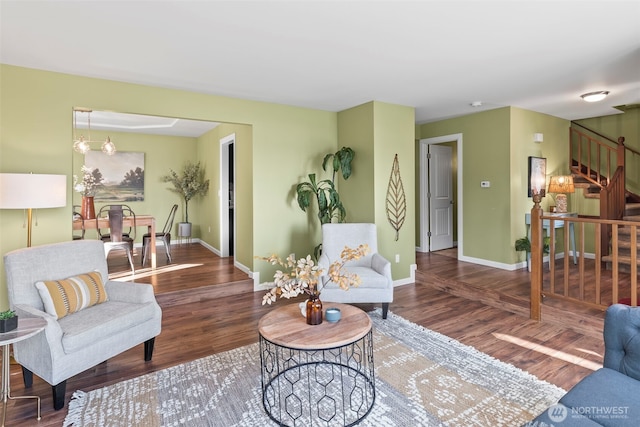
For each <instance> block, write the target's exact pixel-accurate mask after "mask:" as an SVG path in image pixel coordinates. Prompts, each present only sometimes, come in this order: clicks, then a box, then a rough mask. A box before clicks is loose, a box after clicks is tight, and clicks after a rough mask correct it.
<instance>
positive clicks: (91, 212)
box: [80, 196, 96, 219]
mask: <svg viewBox="0 0 640 427" xmlns="http://www.w3.org/2000/svg"><path fill="white" fill-rule="evenodd" d="M80 215H82V218H83V219H95V217H96V207H95V205H94V203H93V196H82V206H81V209H80Z"/></svg>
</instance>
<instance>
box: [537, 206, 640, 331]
mask: <svg viewBox="0 0 640 427" xmlns="http://www.w3.org/2000/svg"><path fill="white" fill-rule="evenodd" d="M543 221H549V222H550V227H549V228H550V230H555V229H556V226H555V223H557V222H559V221H561V222H562V223H563V224H564V226H563V227H561V229H563V230H564V239H563V240H562V242H563V246H564V260H563V261H564V262H563V263H561V264H558V265H556V262H555V257H556V252H555V248H554V246H555V240H554V239H553V238H552V239H551V241H550V245H549V246H550V248H549V249H550V250H549V260H550V262H552V265H550V266H549V267H550V268H549V273H548V275H547V276H545V274H544V273H545V269H544V268H543V260H544V259H543V257H544V253H543V245H542V239H543V232H544V229H543ZM570 226H572V227H574V228H575V230H576V233H575V234H576V236H577V237H576V240H577V241H576V245H575V248H576V249H577V250H576V252H577V258H578V262H577V264H576V265H574V264H573V263H572V262H569V261H570V258H572V257H569V229H570ZM604 228H609V229H611V234H610V236H611V244H612V255H609V256H607V255H606V254H604V253H602V252H601V249H600V248H601V246H600V245H599V244H598V243H599V242H598V240H599V237H600V236H601V235H602V231H601V230H602V229H604ZM623 228H627V229H628V231H629V233H630V236H631V237H630V249H629V252H630V254H629V255H628V256H627V255H625V256H624V258H625V259H626V260H627V262H628V263H629V265H630V267H629V269H630V272H629V273H622V272H621V270H620V266H619V261H621V260H622V258H623V257H622V256H621V255H620V254H619V253H618V240H619V239H620V235H621V232H620V231H621V230H622V229H623ZM639 232H640V221H621V220H614V219H600V218H594V217H558V216H551V215H549V216H545V214H544V212H542V210H541V208H540V205H539V202H537V203H536V202H535V200H534V206H533V208H532V209H531V288H530V290H531V301H530V302H531V312H530V317H531V319H533V320H540V319H541V312H542V307H541V305H542V299H543V298H542V297H543V295H544V296H545V297H548V298H554V299H561V300H566V301H571V302H573V303H576V304H579V305H582V306H585V307H590V308H597V309H600V310H605V309H606V308H607V307H608V306H609V305H610V304H612V303H617V302H618V301H619V299H620V297H622V298H628V299H629V300H630V304H631V305H632V306H637V305H638V299H639V298H638V297H639V295H638V294H639V292H638V279H637V276H638V262H639V257H638V242H639V240H640V239H638V233H639ZM552 236H553V234H552ZM590 240H591V241H592V242H593V247H594V248H595V253H593V254H586V253H585V247H586V246H587V245H586V242H588V241H590ZM605 263H607V264H608V265H609V268H608V269H605V268H603V266H604V265H605ZM627 274H628V277H627ZM558 280H561V282H558Z"/></svg>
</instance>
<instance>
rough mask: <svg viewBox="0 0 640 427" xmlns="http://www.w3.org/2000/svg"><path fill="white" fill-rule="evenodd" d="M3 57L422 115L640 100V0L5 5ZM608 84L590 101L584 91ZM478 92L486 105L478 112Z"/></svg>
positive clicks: (123, 77) (567, 115)
mask: <svg viewBox="0 0 640 427" xmlns="http://www.w3.org/2000/svg"><path fill="white" fill-rule="evenodd" d="M0 7H1V9H0V28H1V30H0V31H1V33H0V35H1V45H0V62H2V63H5V64H12V65H18V66H24V67H30V68H37V69H44V70H51V71H58V72H63V73H70V74H77V75H83V76H90V77H97V78H103V79H111V80H118V81H125V82H133V83H141V84H146V85H152V86H160V87H167V88H176V89H183V90H189V91H195V92H200V93H207V94H216V95H224V96H230V97H234V98H242V99H251V100H257V101H266V102H273V103H279V104H287V105H295V106H300V107H309V108H316V109H322V110H328V111H340V110H343V109H347V108H350V107H353V106H356V105H360V104H362V103H365V102H368V101H371V100H376V101H382V102H388V103H395V104H401V105H406V106H413V107H415V109H416V122H418V123H424V122H430V121H436V120H440V119H444V118H449V117H455V116H460V115H465V114H470V113H474V112H477V111H481V110H485V109H491V108H498V107H503V106H515V107H520V108H524V109H527V110H532V111H537V112H541V113H547V114H550V115H553V116H557V117H561V118H564V119H570V120H571V119H580V118H587V117H596V116H603V115H609V114H615V113H619V110H616V109H614V108H613V107H614V106H619V105H631V104H638V103H640V1H639V0H635V1H588V2H585V1H568V0H565V1H562V0H557V1H499V2H489V1H479V0H476V1H466V2H463V1H455V0H453V1H413V2H405V1H341V2H338V1H304V0H301V1H283V2H276V1H254V2H249V1H193V0H182V1H180V0H168V1H167V0H165V1H149V0H147V1H127V2H124V1H107V0H91V1H82V2H81V1H63V0H58V1H51V0H48V1H33V0H32V1H24V0H0ZM596 90H608V91H610V92H611V94H610V95H609V97H608V98H607V99H606V100H605V101H602V102H599V103H594V104H588V103H585V102H583V101H582V100H581V99H580V97H579V96H580V94H583V93H586V92H592V91H596ZM474 101H481V102H482V104H483V105H482V106H481V107H476V108H474V107H471V106H470V104H471V103H472V102H474Z"/></svg>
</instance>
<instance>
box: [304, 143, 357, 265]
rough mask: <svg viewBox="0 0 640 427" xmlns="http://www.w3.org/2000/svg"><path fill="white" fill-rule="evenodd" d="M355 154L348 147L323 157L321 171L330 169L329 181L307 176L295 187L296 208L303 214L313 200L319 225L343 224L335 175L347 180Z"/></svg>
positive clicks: (342, 213)
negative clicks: (339, 174)
mask: <svg viewBox="0 0 640 427" xmlns="http://www.w3.org/2000/svg"><path fill="white" fill-rule="evenodd" d="M354 156H355V153H354V152H353V150H352V149H351V148H349V147H342V148H341V149H340V150H339V151H336V152H335V153H329V154H327V155H326V156H324V160H323V161H322V169H323V170H324V171H326V170H327V168H328V167H329V165H330V167H331V170H332V173H331V179H323V180H321V181H317V180H316V174H315V173H310V174H309V181H305V182H301V183H299V184H298V185H297V186H296V193H297V196H298V206H300V209H302V210H303V211H304V212H306V211H307V208H309V207H310V206H311V204H312V203H313V200H314V199H315V200H316V202H317V203H318V219H319V220H320V224H327V223H330V222H334V221H335V222H345V219H346V217H347V211H346V209H345V208H344V205H343V204H342V201H341V200H340V195H339V194H338V191H337V190H336V187H335V179H336V174H337V173H338V172H341V173H342V178H344V179H345V180H346V179H349V177H350V176H351V162H352V161H353V157H354ZM321 248H322V244H319V245H318V246H316V247H315V249H314V251H313V254H314V256H315V257H316V259H318V257H319V255H320V251H321Z"/></svg>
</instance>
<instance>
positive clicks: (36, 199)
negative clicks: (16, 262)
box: [0, 173, 67, 247]
mask: <svg viewBox="0 0 640 427" xmlns="http://www.w3.org/2000/svg"><path fill="white" fill-rule="evenodd" d="M66 205H67V176H66V175H49V174H30V173H0V209H26V210H27V247H30V246H31V229H32V210H33V209H43V208H60V207H64V206H66Z"/></svg>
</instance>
